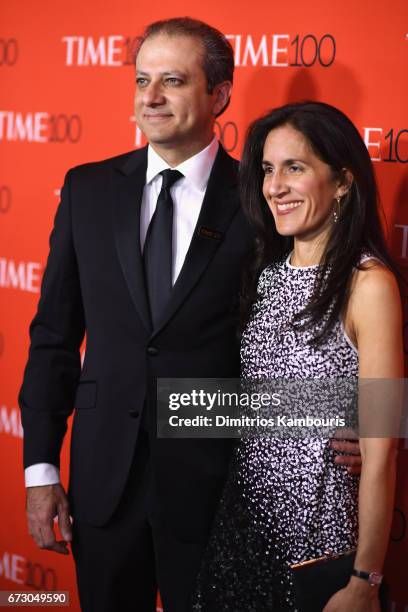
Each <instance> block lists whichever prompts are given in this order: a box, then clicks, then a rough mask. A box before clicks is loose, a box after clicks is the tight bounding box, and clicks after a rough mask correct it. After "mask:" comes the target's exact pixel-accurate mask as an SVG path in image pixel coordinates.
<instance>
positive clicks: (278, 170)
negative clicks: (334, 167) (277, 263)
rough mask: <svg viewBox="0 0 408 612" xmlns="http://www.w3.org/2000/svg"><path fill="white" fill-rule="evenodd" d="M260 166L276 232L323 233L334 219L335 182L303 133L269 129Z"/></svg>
mask: <svg viewBox="0 0 408 612" xmlns="http://www.w3.org/2000/svg"><path fill="white" fill-rule="evenodd" d="M262 167H263V170H264V181H263V194H264V196H265V199H266V201H267V203H268V206H269V208H270V209H271V212H272V214H273V216H274V219H275V224H276V230H277V231H278V233H279V234H282V235H283V236H295V237H297V238H302V239H307V240H309V239H314V238H318V237H320V236H321V235H322V234H325V233H326V232H327V231H328V230H329V228H330V227H331V224H332V223H333V220H334V217H333V212H334V207H335V204H336V202H335V197H336V196H338V195H340V193H339V184H338V181H335V180H334V179H333V176H332V171H331V169H330V167H329V166H328V165H327V164H325V163H324V162H322V161H321V160H320V159H319V158H318V157H316V155H315V154H314V153H313V151H312V149H311V147H310V145H309V144H308V142H307V141H306V139H305V137H304V136H303V134H301V133H300V132H298V131H297V130H296V129H295V128H293V127H291V126H290V125H285V126H281V127H278V128H275V129H274V130H271V131H270V132H269V134H268V136H267V138H266V141H265V145H264V150H263V160H262Z"/></svg>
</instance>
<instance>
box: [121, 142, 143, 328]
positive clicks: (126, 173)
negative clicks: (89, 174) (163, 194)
mask: <svg viewBox="0 0 408 612" xmlns="http://www.w3.org/2000/svg"><path fill="white" fill-rule="evenodd" d="M146 169H147V150H146V149H141V150H140V151H134V152H133V153H132V154H131V155H130V156H129V157H128V158H127V160H126V162H125V163H123V161H122V163H121V164H120V165H118V166H117V167H116V168H115V170H114V173H115V174H114V181H115V183H114V190H115V192H116V193H117V194H118V195H117V199H116V200H115V203H114V208H113V228H114V234H115V242H116V249H117V253H118V256H119V261H120V264H121V266H122V271H123V275H124V277H125V279H126V283H127V286H128V289H129V292H130V295H131V297H132V300H133V302H134V305H135V306H136V309H137V311H138V313H139V316H140V318H141V319H142V321H143V324H144V325H145V327H146V329H147V330H148V331H151V321H150V311H149V305H148V301H147V297H146V288H145V280H144V269H143V261H142V254H141V250H140V208H141V203H142V196H143V187H144V185H145V182H146Z"/></svg>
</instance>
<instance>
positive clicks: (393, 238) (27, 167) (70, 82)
mask: <svg viewBox="0 0 408 612" xmlns="http://www.w3.org/2000/svg"><path fill="white" fill-rule="evenodd" d="M163 6H164V5H163V3H160V2H148V1H147V0H139V1H138V2H134V1H131V0H121V1H120V2H118V3H103V2H100V1H98V2H97V1H96V0H89V1H87V2H80V0H71V1H70V2H69V3H67V2H61V1H60V0H57V1H55V0H53V1H51V0H41V1H40V2H33V1H31V0H3V2H2V3H1V7H0V79H1V96H0V155H1V164H0V300H1V319H0V376H1V382H0V464H1V466H2V469H1V480H0V488H1V490H0V497H1V500H2V502H1V506H0V512H1V520H0V590H33V591H36V590H43V589H45V590H53V589H56V590H64V591H70V594H71V609H72V610H79V604H78V598H77V594H76V586H75V578H74V566H73V562H72V556H69V557H62V556H58V555H55V554H53V553H50V552H47V551H41V550H39V549H37V548H36V546H35V545H34V543H33V541H32V540H31V538H30V536H29V535H28V532H27V528H26V518H25V513H24V482H23V470H22V435H23V432H22V428H21V423H20V417H19V412H18V408H17V394H18V390H19V386H20V384H21V379H22V372H23V368H24V364H25V361H26V358H27V349H28V325H29V322H30V320H31V318H32V316H33V314H34V311H35V308H36V304H37V301H38V298H39V289H40V283H41V277H42V274H43V270H44V265H45V262H46V258H47V254H48V236H49V233H50V230H51V227H52V223H53V218H54V214H55V211H56V208H57V205H58V201H59V190H60V187H61V185H62V182H63V178H64V174H65V172H66V171H67V169H68V168H70V167H72V166H74V165H77V164H80V163H83V162H86V161H93V160H99V159H103V158H105V157H109V156H113V155H116V154H119V153H122V152H125V151H128V150H131V149H132V148H137V147H140V146H143V145H144V144H145V141H144V137H143V135H142V134H141V132H140V131H139V129H138V127H137V125H136V123H135V119H134V115H133V96H134V81H135V77H134V66H133V49H134V43H135V38H136V37H137V36H138V35H139V34H140V33H141V31H142V30H143V28H144V26H146V25H147V24H148V23H149V22H151V21H154V20H157V19H163V18H167V17H174V16H184V15H189V16H191V17H195V18H198V19H202V20H204V21H208V22H209V23H211V24H212V25H214V26H215V27H217V28H219V29H220V30H221V31H223V32H224V33H225V34H226V35H227V36H228V38H229V40H230V41H231V44H232V45H233V48H234V52H235V64H236V72H235V84H234V92H233V97H232V102H231V105H230V107H229V109H228V110H227V112H226V113H225V114H224V115H222V116H221V117H220V118H219V120H218V122H217V126H216V129H217V135H218V136H219V138H220V140H221V142H222V143H223V145H224V147H225V148H226V149H227V151H229V152H230V153H231V154H232V155H233V156H235V157H237V158H239V157H240V154H241V150H242V145H243V140H244V135H245V130H246V128H247V126H248V124H249V122H250V121H252V120H253V119H255V118H256V117H258V116H259V115H260V114H262V113H264V112H265V111H266V110H268V109H270V108H272V107H274V106H278V105H281V104H284V103H286V102H290V101H295V100H304V99H316V100H321V101H324V102H328V103H330V104H334V105H335V106H338V107H339V108H340V109H342V110H343V111H344V112H345V113H346V114H348V115H349V116H350V118H351V119H352V120H353V122H354V123H355V124H356V126H357V127H358V129H359V130H360V133H361V135H362V137H363V138H364V140H365V143H366V145H367V147H368V150H369V152H370V156H371V158H372V160H373V162H374V166H375V170H376V174H377V177H378V184H379V188H380V193H381V199H382V204H383V207H384V210H385V216H386V222H387V232H388V241H389V244H390V246H391V249H392V253H393V255H394V257H395V259H396V262H397V264H398V265H399V266H400V269H401V270H402V271H403V272H405V271H406V270H407V268H408V178H407V168H408V166H407V163H408V121H407V115H406V112H404V111H405V110H406V100H407V99H408V84H407V78H406V75H407V57H408V19H407V17H408V5H407V3H406V1H405V0H390V1H389V2H383V0H371V1H370V2H368V1H367V0H363V1H362V2H355V0H332V1H331V2H325V1H323V0H312V1H311V2H306V3H305V2H303V1H302V0H292V2H290V3H276V2H267V1H265V0H258V1H257V2H252V3H248V2H246V1H245V0H223V2H219V1H216V0H207V2H206V3H202V2H197V1H196V0H189V1H188V2H187V1H186V0H174V2H173V3H172V8H171V12H170V11H169V9H163V8H161V7H163ZM167 6H168V5H167ZM404 293H405V295H404V311H405V317H406V321H407V322H406V323H405V327H404V330H405V331H406V333H405V346H406V351H408V331H407V329H408V328H407V326H408V290H406V289H405V291H404ZM407 436H408V433H407ZM68 445H69V436H68V439H67V440H66V444H65V446H64V452H63V458H62V478H63V482H64V484H65V485H66V484H67V465H68ZM400 449H401V450H400V456H399V472H398V473H399V477H398V491H397V496H396V501H395V516H394V523H393V528H392V534H391V543H390V547H389V554H388V559H387V566H386V574H387V577H388V581H389V583H390V586H391V593H390V599H391V602H392V604H391V605H392V607H391V609H392V610H393V612H403V611H404V610H406V609H407V606H408V584H407V580H406V560H407V554H408V532H407V517H408V486H407V484H408V483H407V481H408V441H404V440H403V441H401V444H400Z"/></svg>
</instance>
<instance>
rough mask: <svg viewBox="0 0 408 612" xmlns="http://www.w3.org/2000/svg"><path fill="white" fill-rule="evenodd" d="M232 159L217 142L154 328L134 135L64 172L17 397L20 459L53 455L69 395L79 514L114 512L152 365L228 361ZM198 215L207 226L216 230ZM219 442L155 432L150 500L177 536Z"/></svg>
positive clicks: (241, 231)
mask: <svg viewBox="0 0 408 612" xmlns="http://www.w3.org/2000/svg"><path fill="white" fill-rule="evenodd" d="M237 165H238V163H237V162H236V160H233V159H232V158H231V157H230V156H229V155H227V154H226V153H225V151H224V150H223V149H222V148H221V147H220V150H219V152H218V155H217V158H216V161H215V163H214V167H213V169H212V173H211V176H210V179H209V183H208V187H207V191H206V195H205V198H204V202H203V205H202V209H201V212H200V216H199V220H198V223H197V228H196V230H195V233H194V236H193V239H192V242H191V245H190V248H189V251H188V253H187V257H186V260H185V263H184V266H183V268H182V270H181V272H180V275H179V277H178V279H177V282H176V284H175V286H174V289H173V293H172V297H171V301H170V303H169V304H168V306H167V308H166V311H165V313H164V314H163V318H162V321H161V323H160V325H159V326H158V328H157V329H155V330H152V328H151V324H150V318H149V309H148V303H147V299H146V292H145V286H144V278H143V264H142V258H141V253H140V241H139V219H140V205H141V199H142V192H143V186H144V183H145V176H146V166H147V154H146V149H142V150H139V151H133V152H131V153H127V154H125V155H121V156H119V157H116V158H113V159H108V160H106V161H102V162H98V163H92V164H86V165H83V166H80V167H77V168H74V169H73V170H70V171H69V172H68V174H67V176H66V180H65V183H64V187H63V190H62V197H61V204H60V206H59V209H58V212H57V215H56V218H55V226H54V229H53V232H52V235H51V239H50V245H51V248H50V254H49V258H48V263H47V267H46V271H45V273H44V278H43V284H42V293H41V299H40V302H39V306H38V312H37V314H36V316H35V318H34V320H33V322H32V324H31V328H30V334H31V347H30V353H29V360H28V364H27V367H26V370H25V375H24V382H23V386H22V390H21V394H20V406H21V409H22V420H23V427H24V465H25V466H28V465H31V464H34V463H39V462H48V463H53V464H54V465H57V466H58V465H59V454H60V448H61V444H62V440H63V437H64V434H65V432H66V427H67V418H68V417H69V415H70V414H71V413H72V411H73V409H74V408H75V415H74V422H73V430H72V442H71V459H70V486H69V496H70V502H71V512H72V514H73V516H74V517H76V518H78V519H80V520H82V521H86V522H89V523H92V524H95V525H102V524H104V523H106V522H107V521H108V520H109V518H110V517H111V515H112V514H113V512H114V510H115V508H116V506H117V504H118V502H119V500H120V497H121V494H122V492H123V489H124V486H125V482H126V479H127V475H128V472H129V468H130V465H131V462H132V456H133V454H134V449H135V445H136V444H137V438H138V430H139V426H140V421H141V413H142V409H143V407H144V405H145V406H146V408H147V410H148V411H149V413H150V415H151V414H152V411H153V412H154V410H155V406H154V405H152V404H153V402H152V401H151V400H150V399H149V398H150V391H151V389H154V381H155V379H156V377H164V378H172V377H202V378H211V377H237V376H238V375H239V353H238V343H237V338H236V324H237V316H236V315H237V312H236V306H237V298H238V292H239V282H240V272H241V266H242V260H243V257H244V256H245V254H246V253H247V251H248V249H249V246H250V242H251V233H250V231H249V228H248V226H247V223H246V221H245V219H244V217H243V214H242V211H241V210H240V207H239V202H238V195H237ZM200 228H207V229H211V230H216V232H218V233H219V234H216V238H218V239H214V236H213V237H208V236H207V235H204V234H205V232H200V231H199V230H200ZM85 332H86V356H85V362H84V365H83V369H82V371H81V366H80V356H79V347H80V345H81V342H82V340H83V337H84V333H85ZM152 347H153V349H152ZM146 398H147V399H146ZM151 422H153V421H151ZM230 452H231V444H230V442H228V441H226V440H186V439H184V440H175V439H170V440H163V439H156V438H155V436H153V440H152V445H151V462H152V470H153V475H154V482H155V505H156V511H157V513H158V517H159V519H160V520H164V521H168V522H169V524H171V525H172V528H174V531H175V532H176V533H177V534H178V535H179V536H181V537H186V538H189V537H193V538H196V537H206V535H207V529H208V526H209V524H210V522H211V519H212V517H213V514H214V512H215V508H216V505H217V502H218V499H219V495H220V491H221V488H222V485H223V482H224V479H225V475H226V470H227V466H228V461H229V458H230Z"/></svg>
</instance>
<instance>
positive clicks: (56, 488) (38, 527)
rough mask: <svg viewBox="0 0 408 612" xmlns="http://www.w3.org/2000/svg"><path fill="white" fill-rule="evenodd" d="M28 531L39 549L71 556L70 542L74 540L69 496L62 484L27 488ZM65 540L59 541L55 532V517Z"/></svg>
mask: <svg viewBox="0 0 408 612" xmlns="http://www.w3.org/2000/svg"><path fill="white" fill-rule="evenodd" d="M26 491H27V502H26V509H27V520H28V530H29V532H30V535H31V536H32V537H33V538H34V541H35V543H36V544H37V546H39V548H44V549H46V550H53V551H54V552H57V553H60V554H62V555H69V551H68V545H67V543H68V542H71V540H72V527H71V521H70V518H69V506H68V500H67V496H66V494H65V491H64V489H63V488H62V486H61V485H60V484H53V485H45V486H42V487H27V490H26ZM55 516H58V526H59V530H60V532H61V535H62V537H63V538H64V539H63V540H60V541H57V539H56V537H55V531H54V517H55Z"/></svg>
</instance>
